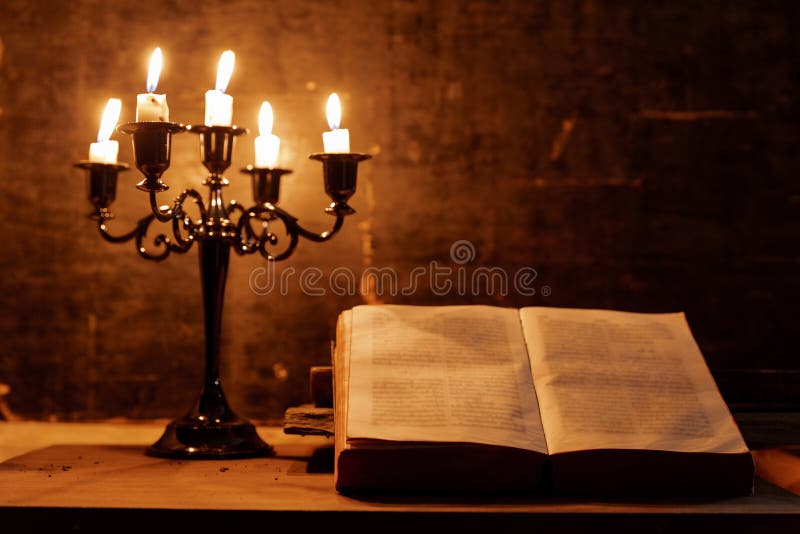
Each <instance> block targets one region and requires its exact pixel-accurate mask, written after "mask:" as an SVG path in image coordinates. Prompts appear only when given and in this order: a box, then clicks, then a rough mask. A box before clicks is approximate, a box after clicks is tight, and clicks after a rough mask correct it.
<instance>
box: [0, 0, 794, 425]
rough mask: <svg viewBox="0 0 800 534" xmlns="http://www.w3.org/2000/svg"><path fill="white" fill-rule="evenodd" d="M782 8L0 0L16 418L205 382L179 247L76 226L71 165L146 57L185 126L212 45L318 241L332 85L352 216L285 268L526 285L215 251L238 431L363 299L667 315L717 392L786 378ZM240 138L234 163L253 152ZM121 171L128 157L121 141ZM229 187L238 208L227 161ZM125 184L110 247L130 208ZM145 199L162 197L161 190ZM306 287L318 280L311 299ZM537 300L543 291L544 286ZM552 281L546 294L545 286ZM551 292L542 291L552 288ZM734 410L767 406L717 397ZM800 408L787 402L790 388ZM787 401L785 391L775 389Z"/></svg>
mask: <svg viewBox="0 0 800 534" xmlns="http://www.w3.org/2000/svg"><path fill="white" fill-rule="evenodd" d="M796 20H798V13H797V8H796V7H795V5H794V3H793V2H766V3H765V2H759V1H755V0H753V1H740V2H702V3H697V2H688V1H687V2H658V3H651V2H648V3H641V5H640V3H638V2H617V3H606V2H593V1H588V0H587V1H571V2H563V1H557V0H542V1H535V2H531V1H501V2H493V1H489V0H483V1H472V2H466V1H465V2H455V1H453V2H433V1H429V2H424V1H415V2H412V1H387V2H330V1H319V2H316V1H278V2H259V1H254V0H232V1H225V2H221V1H220V2H194V1H180V0H173V1H169V2H161V1H152V0H147V1H143V0H137V1H132V0H123V1H116V2H106V1H101V0H97V1H91V0H80V1H73V2H44V1H41V2H34V1H29V2H23V1H16V0H5V1H4V2H3V3H2V4H0V52H1V53H2V56H1V59H0V108H2V109H1V114H0V177H2V178H0V189H1V191H0V220H1V221H2V232H1V233H0V235H2V255H0V286H1V287H2V296H1V297H0V298H2V302H0V309H2V310H3V312H2V315H0V336H2V339H3V340H4V343H3V344H2V349H0V350H2V352H0V382H7V383H9V384H10V385H11V386H12V388H13V392H12V394H11V397H10V402H11V405H12V408H14V409H15V410H16V411H18V412H20V413H22V414H25V415H28V416H34V417H46V416H52V415H55V416H57V417H60V418H97V417H109V416H132V417H152V416H168V415H175V414H176V413H177V412H180V411H182V410H184V409H185V408H187V407H188V405H189V404H190V403H191V401H192V400H193V396H194V394H195V392H196V390H197V386H198V385H199V380H200V373H201V370H200V367H199V364H200V362H201V348H202V330H201V322H202V312H201V308H200V293H199V275H198V270H197V260H196V252H195V251H192V252H191V253H189V254H188V255H186V256H177V257H176V256H173V257H171V258H169V260H168V261H167V262H165V263H162V264H154V263H151V262H145V261H143V260H141V259H140V258H138V256H137V255H136V253H135V251H134V249H133V246H132V245H131V244H127V245H111V244H108V243H105V242H103V241H101V240H100V238H99V237H98V235H97V234H96V232H95V229H94V228H93V225H92V223H91V222H90V221H88V220H87V219H86V218H85V217H84V216H85V214H86V213H87V212H88V209H89V205H88V203H87V201H86V198H85V184H84V177H83V176H82V175H81V174H80V173H79V172H78V171H76V170H73V169H71V168H70V165H71V163H72V162H73V161H75V160H78V159H82V158H85V156H86V151H87V148H88V143H89V142H90V141H92V140H93V137H94V135H95V132H96V129H97V126H98V121H99V115H100V112H101V110H102V107H103V105H104V102H105V100H106V99H107V98H108V97H110V96H116V97H120V98H122V99H123V116H122V121H123V122H125V121H130V120H133V115H134V109H135V108H134V106H135V95H136V93H139V92H142V91H143V89H144V82H145V76H146V65H147V60H148V56H149V53H150V51H151V50H152V48H153V47H154V46H156V45H158V46H161V47H162V49H163V50H164V54H165V62H166V64H165V72H164V74H163V76H162V82H161V84H160V86H159V89H160V92H161V91H164V92H166V93H167V95H168V101H169V104H170V108H171V114H172V117H173V119H174V120H177V121H180V122H184V123H192V122H200V121H202V117H203V92H204V91H205V90H206V89H208V88H210V87H211V86H212V85H213V81H214V77H215V69H216V62H217V58H218V57H219V53H220V52H221V51H222V50H224V49H226V48H231V49H233V50H235V51H236V53H237V64H236V70H235V72H234V75H233V80H232V82H231V85H230V89H229V92H230V93H231V94H232V95H234V98H235V103H234V106H235V109H234V119H235V121H236V122H237V123H238V124H240V125H243V126H247V127H250V128H255V127H256V114H257V111H258V107H259V104H260V101H261V100H263V99H269V100H270V101H271V102H272V104H273V107H274V109H275V112H276V116H277V117H276V126H275V131H276V133H277V134H278V135H280V136H281V137H282V139H283V152H282V161H283V163H284V165H285V166H288V167H291V168H293V169H295V174H294V175H292V176H291V177H289V178H288V179H287V180H286V186H285V188H284V194H283V197H282V201H281V203H282V205H283V206H284V207H285V208H287V209H289V210H290V211H291V212H293V213H295V214H296V215H297V216H298V217H300V219H301V220H302V221H303V222H304V223H306V224H307V225H308V226H309V227H312V228H314V229H318V230H322V229H324V228H325V227H326V225H328V224H330V222H331V220H330V217H328V216H326V215H325V214H324V213H322V209H321V208H322V207H324V206H325V205H326V198H325V196H324V194H323V191H322V184H321V177H320V170H319V167H318V164H317V163H315V162H311V161H308V160H307V159H306V154H308V153H309V152H313V151H317V150H319V149H320V148H321V141H320V132H321V131H323V130H324V129H326V127H325V121H324V117H323V110H324V104H325V98H326V96H327V94H328V93H329V92H331V91H334V90H335V91H338V92H339V93H340V94H341V95H342V98H343V103H344V107H345V119H344V120H345V125H346V126H347V127H349V128H350V130H351V136H352V142H353V147H354V149H356V150H362V151H368V152H371V153H373V154H375V155H376V157H375V159H374V160H372V161H371V162H369V163H368V164H365V165H363V166H362V170H361V174H360V182H359V193H358V195H357V196H356V197H355V198H354V200H353V205H354V206H355V208H356V209H357V210H358V214H357V215H356V216H354V217H352V218H351V219H350V220H348V224H347V225H346V226H345V229H344V231H343V232H342V234H341V235H340V236H338V237H337V239H335V240H334V241H332V242H330V243H327V244H324V245H314V244H309V243H301V246H300V247H299V249H298V251H297V252H296V253H295V255H294V256H293V257H292V258H291V259H290V260H288V261H287V262H284V263H282V264H280V265H279V272H287V271H286V269H289V268H294V269H295V270H296V272H297V273H299V272H300V271H301V270H303V269H305V268H307V267H312V266H318V267H319V268H321V269H322V270H323V272H324V273H326V274H327V273H330V272H331V270H332V269H333V268H335V267H337V266H346V267H349V268H352V269H354V270H355V271H356V272H360V270H361V269H362V268H364V267H366V266H377V267H392V268H394V269H396V270H397V272H398V274H399V279H400V281H401V282H402V281H407V280H408V279H409V275H410V274H411V273H412V272H413V269H414V268H415V267H418V266H424V265H428V262H430V261H431V260H436V261H439V262H442V264H443V265H450V266H457V265H455V264H453V263H452V262H451V261H450V246H451V244H452V243H453V242H455V241H457V240H461V239H467V240H469V241H470V242H472V243H473V244H474V246H475V250H476V258H475V260H474V261H473V262H472V263H469V264H466V265H465V267H466V268H468V269H467V270H468V271H469V273H468V274H470V275H471V273H472V269H473V268H474V267H477V266H502V267H504V268H505V269H508V270H510V271H511V272H514V271H515V270H517V269H519V268H521V267H526V266H527V267H533V268H535V269H536V270H537V272H538V277H537V278H536V280H535V282H534V284H533V285H534V288H535V289H536V290H537V293H536V295H534V296H523V295H519V294H516V293H514V292H512V293H511V294H509V295H507V296H505V297H503V296H498V295H487V294H486V292H481V294H479V295H477V296H475V295H464V296H460V295H458V294H457V292H451V293H450V294H449V295H446V296H437V295H435V294H434V291H433V290H432V288H430V287H427V285H426V284H423V287H421V288H420V289H419V291H417V292H416V293H415V294H413V295H407V296H395V297H392V296H387V295H383V296H381V295H368V296H366V297H361V296H359V295H352V296H337V295H331V294H330V293H329V294H328V295H327V296H325V297H313V296H308V295H304V294H303V292H302V291H301V290H300V287H299V284H298V281H297V278H293V279H292V280H291V281H290V284H289V288H290V291H289V294H288V295H285V296H281V295H277V294H274V293H273V294H270V295H267V296H260V295H255V294H254V293H253V292H252V291H251V290H250V289H249V286H248V278H249V275H250V273H251V271H252V270H253V269H254V268H256V267H258V266H260V265H263V262H261V261H259V260H258V259H256V258H253V257H248V258H244V259H242V258H239V257H234V258H232V263H231V272H230V277H229V280H228V292H227V299H226V310H225V323H224V346H223V350H224V354H225V359H224V362H223V373H224V379H225V383H226V386H227V389H228V392H229V397H231V400H232V401H233V402H234V406H235V407H237V408H238V409H239V411H241V412H243V413H245V414H246V415H250V416H252V417H258V418H267V417H278V416H279V415H280V414H281V412H282V409H283V408H284V407H285V406H286V405H288V404H293V403H298V402H300V401H302V400H304V397H305V388H306V380H307V378H306V375H307V368H308V366H309V365H310V364H314V363H322V362H325V361H326V358H327V351H328V345H327V344H328V340H329V339H330V337H331V336H332V334H333V327H334V323H335V319H336V315H337V313H338V312H339V311H341V310H342V309H345V308H347V307H350V306H353V305H355V304H358V303H359V302H362V301H363V300H368V301H374V300H376V299H379V300H383V301H385V302H403V303H419V304H439V303H441V304H446V303H447V304H449V303H457V302H483V303H496V304H504V305H514V306H521V305H527V304H539V305H567V306H586V307H588V306H596V307H615V308H623V309H633V310H642V311H667V310H675V309H684V310H686V311H687V313H688V315H689V318H690V322H691V324H692V325H693V328H694V330H695V333H696V335H697V337H698V340H699V341H700V342H701V345H702V348H703V349H704V352H705V353H706V355H707V357H708V360H709V363H710V365H711V366H712V367H713V369H714V371H715V373H716V374H717V376H718V378H721V380H722V381H725V380H726V378H725V377H726V376H728V374H730V373H734V374H735V371H736V370H739V369H798V367H800V366H798V363H797V361H798V360H797V358H796V348H795V346H796V344H795V337H796V336H795V335H794V331H795V329H796V324H795V317H796V315H797V308H798V304H797V302H798V297H800V282H799V281H798V277H797V265H798V259H800V257H799V255H798V246H797V241H798V237H800V217H799V216H798V204H800V191H799V189H800V186H798V181H797V171H798V169H799V168H800V165H798V153H797V150H796V142H797V127H798V105H797V101H798V98H800V94H798V83H797V79H798V64H797V57H798V56H799V55H800V54H799V52H800V50H798V41H797V37H796V35H795V31H794V30H795V28H793V27H792V22H793V21H796ZM251 140H252V137H250V138H245V139H244V141H243V142H241V143H239V144H238V146H237V149H236V154H235V158H236V163H235V167H237V168H238V166H242V165H244V164H246V163H249V162H250V161H251V160H252V148H251V146H252V145H251V142H252V141H251ZM120 141H121V154H120V158H121V160H123V161H128V162H131V161H132V154H131V148H130V145H129V142H128V140H127V139H120ZM196 143H197V140H196V138H193V136H190V135H188V134H184V135H182V136H178V137H176V138H175V143H174V153H173V165H172V168H171V170H170V171H169V172H168V174H167V175H166V180H167V182H168V183H169V184H170V185H171V186H172V190H173V191H175V190H180V189H182V188H183V187H186V186H193V187H199V182H200V180H201V179H202V177H203V174H204V173H203V169H202V167H201V166H200V164H199V163H198V152H197V146H196ZM228 176H229V178H231V181H232V184H231V187H229V188H228V191H226V193H227V194H228V198H237V199H244V200H247V199H249V196H250V192H249V188H248V184H247V182H246V181H245V180H244V179H243V178H242V177H241V176H240V175H238V173H237V172H236V171H235V169H234V170H232V171H230V172H229V173H228ZM134 180H137V178H136V177H135V173H134V172H131V173H128V174H127V175H124V176H123V178H122V179H121V180H120V192H119V196H118V200H117V202H116V204H115V206H114V211H115V212H116V213H117V214H118V219H117V220H115V221H114V222H113V224H112V229H113V230H115V231H122V230H123V229H126V228H127V227H128V226H130V225H131V224H132V223H133V222H134V221H135V220H136V219H138V218H139V217H141V216H142V215H143V214H144V213H145V209H146V205H145V198H144V195H143V194H142V193H139V192H138V191H136V190H135V189H134V188H133V187H132V184H133V183H135V182H134ZM167 200H168V197H165V198H164V200H163V202H166V201H167ZM320 285H321V284H320ZM545 286H546V288H545ZM543 289H544V291H543ZM548 290H549V294H548V295H546V296H545V295H544V294H543V293H547V292H548ZM737 388H738V389H735V390H731V389H727V390H726V395H728V397H729V399H733V400H741V401H756V402H766V401H769V400H774V399H771V398H767V397H769V395H770V394H773V395H774V392H772V393H771V392H759V391H758V390H757V388H758V386H757V385H753V387H752V388H750V387H749V386H748V387H743V386H737ZM789 394H790V395H794V399H795V400H797V395H798V393H797V390H795V391H794V392H790V393H789ZM784 400H785V399H784Z"/></svg>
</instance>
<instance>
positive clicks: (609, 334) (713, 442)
mask: <svg viewBox="0 0 800 534" xmlns="http://www.w3.org/2000/svg"><path fill="white" fill-rule="evenodd" d="M334 387H335V414H336V417H335V424H336V487H337V489H339V490H340V491H343V490H359V489H388V490H395V489H398V490H526V489H535V488H537V487H541V486H542V485H543V484H553V485H554V486H555V489H556V490H557V491H562V492H568V493H594V494H637V495H653V494H673V495H675V494H680V495H684V494H749V493H750V492H751V490H752V485H753V474H754V467H753V462H752V459H751V457H750V453H749V451H748V449H747V446H746V445H745V443H744V440H743V439H742V437H741V434H740V433H739V430H738V428H737V427H736V424H735V423H734V421H733V418H732V417H731V414H730V412H729V411H728V408H727V406H726V405H725V402H724V401H723V399H722V397H721V395H720V394H719V391H718V390H717V387H716V384H715V383H714V379H713V378H712V376H711V373H710V372H709V370H708V368H707V366H706V364H705V360H704V359H703V356H702V354H701V353H700V350H699V348H698V346H697V344H696V343H695V341H694V338H693V337H692V334H691V331H690V330H689V326H688V324H687V323H686V319H685V317H684V315H683V314H682V313H669V314H642V313H628V312H618V311H607V310H582V309H566V308H542V307H532V308H522V309H519V310H518V309H513V308H499V307H492V306H443V307H426V306H393V305H389V306H357V307H355V308H353V309H352V310H348V311H345V312H344V313H342V314H341V315H340V317H339V322H338V325H337V343H336V350H335V354H334Z"/></svg>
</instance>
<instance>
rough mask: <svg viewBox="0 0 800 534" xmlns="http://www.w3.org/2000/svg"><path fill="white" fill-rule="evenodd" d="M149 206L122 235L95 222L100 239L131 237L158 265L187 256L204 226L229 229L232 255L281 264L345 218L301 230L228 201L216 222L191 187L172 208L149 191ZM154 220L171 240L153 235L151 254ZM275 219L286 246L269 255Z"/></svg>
mask: <svg viewBox="0 0 800 534" xmlns="http://www.w3.org/2000/svg"><path fill="white" fill-rule="evenodd" d="M187 199H191V200H192V201H193V202H194V203H195V205H196V206H197V209H198V210H199V212H200V217H199V219H197V220H194V219H192V217H191V216H190V215H189V214H187V213H186V212H185V211H184V207H183V205H184V202H185V201H186V200H187ZM150 208H151V213H150V214H149V215H147V216H145V217H143V218H142V219H140V220H139V221H138V222H137V223H136V226H135V227H134V228H133V230H131V231H129V232H127V233H125V234H122V235H117V236H115V235H112V234H110V233H109V232H108V229H107V227H106V223H105V221H104V220H100V221H99V225H98V229H99V232H100V235H101V236H102V237H103V238H104V239H105V240H106V241H109V242H111V243H123V242H126V241H130V240H131V239H135V243H136V249H137V252H138V253H139V255H140V256H142V257H143V258H145V259H148V260H153V261H162V260H165V259H166V258H167V257H168V256H169V255H170V253H171V252H175V253H177V254H183V253H185V252H188V251H189V249H191V247H192V245H193V244H194V242H195V241H197V239H202V238H203V233H202V232H199V231H198V230H199V229H201V228H207V227H208V226H209V225H212V226H213V225H224V226H230V227H231V228H232V229H233V231H231V232H227V234H226V238H227V239H229V240H230V242H231V245H232V246H233V249H234V251H235V252H236V253H237V254H239V255H246V254H255V253H256V252H258V253H260V254H261V255H262V256H263V257H264V258H265V259H267V260H268V261H281V260H285V259H286V258H288V257H289V256H291V255H292V253H293V252H294V250H295V248H297V244H298V243H299V241H300V238H301V237H302V238H304V239H308V240H310V241H314V242H317V243H321V242H324V241H328V240H329V239H331V238H332V237H333V236H334V235H336V233H337V232H339V230H340V229H341V228H342V225H343V224H344V215H343V214H337V215H336V222H335V223H334V225H333V228H332V229H331V230H329V231H326V232H322V233H315V232H312V231H310V230H307V229H305V228H303V227H302V226H301V225H300V223H298V222H297V218H296V217H294V216H293V215H290V214H289V213H287V212H286V211H284V210H282V209H281V208H279V207H277V206H274V205H273V204H268V203H266V204H262V205H256V206H252V207H250V208H245V207H244V206H243V205H242V204H240V203H238V202H235V201H232V202H231V203H230V204H229V205H228V207H227V210H224V212H225V213H226V216H227V217H226V219H225V220H224V221H218V220H217V221H213V222H212V221H211V219H210V218H209V215H208V211H207V210H206V207H205V204H204V202H203V198H202V196H201V195H200V193H198V192H197V191H195V190H194V189H186V190H185V191H183V192H182V193H181V194H180V195H179V196H178V197H177V198H175V200H174V201H173V203H172V207H167V206H159V205H158V203H157V201H156V193H155V191H151V192H150ZM236 215H238V220H237V221H236V222H235V223H234V222H233V221H232V220H231V219H233V218H234V217H235V216H236ZM154 220H157V221H159V222H164V223H167V222H171V223H172V237H169V236H167V235H166V234H165V233H163V232H162V233H159V234H158V235H156V236H155V238H154V239H153V241H152V243H153V245H154V246H155V247H156V249H157V251H156V252H150V251H148V249H147V248H146V247H145V245H144V242H145V238H146V237H147V231H148V229H149V227H150V225H151V223H152V222H153V221H154ZM278 220H280V221H281V223H282V226H283V230H284V231H285V235H286V236H287V237H288V243H287V244H286V246H285V248H284V249H283V250H282V251H280V252H278V253H274V252H272V251H271V249H272V248H273V247H275V246H276V245H279V243H281V242H282V241H285V239H284V238H283V237H279V233H278V232H275V231H273V230H272V228H271V227H272V225H273V223H274V222H275V221H278Z"/></svg>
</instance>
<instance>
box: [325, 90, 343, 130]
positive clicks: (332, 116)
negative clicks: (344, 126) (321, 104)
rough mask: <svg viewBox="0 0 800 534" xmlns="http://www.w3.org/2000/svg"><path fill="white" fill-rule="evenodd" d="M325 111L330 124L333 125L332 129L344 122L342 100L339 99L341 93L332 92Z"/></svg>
mask: <svg viewBox="0 0 800 534" xmlns="http://www.w3.org/2000/svg"><path fill="white" fill-rule="evenodd" d="M325 112H326V114H327V115H328V126H330V127H331V130H336V129H338V128H339V125H340V124H341V123H342V102H341V101H340V100H339V95H337V94H336V93H331V96H329V97H328V105H327V106H326V107H325Z"/></svg>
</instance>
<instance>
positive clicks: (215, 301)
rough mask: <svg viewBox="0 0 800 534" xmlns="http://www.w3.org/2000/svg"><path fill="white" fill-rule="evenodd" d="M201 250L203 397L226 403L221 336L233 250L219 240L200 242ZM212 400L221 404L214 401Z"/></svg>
mask: <svg viewBox="0 0 800 534" xmlns="http://www.w3.org/2000/svg"><path fill="white" fill-rule="evenodd" d="M198 247H199V249H200V250H199V258H200V283H201V284H202V286H203V310H204V312H205V327H206V377H205V383H204V385H203V397H205V396H206V394H211V395H212V397H213V398H214V399H221V401H222V402H223V403H225V395H224V394H223V393H222V387H221V386H220V381H219V351H220V341H221V337H222V303H223V299H224V298H225V281H226V279H227V278H228V259H229V258H230V253H231V247H230V245H229V244H228V243H225V242H221V241H218V240H214V241H201V242H200V243H199V244H198ZM201 400H202V399H201ZM209 401H211V402H218V401H215V400H212V399H209ZM225 404H227V403H225ZM209 408H212V407H209ZM201 409H202V408H201ZM209 415H212V414H209ZM221 415H222V414H220V415H219V416H221ZM219 416H217V417H219Z"/></svg>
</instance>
